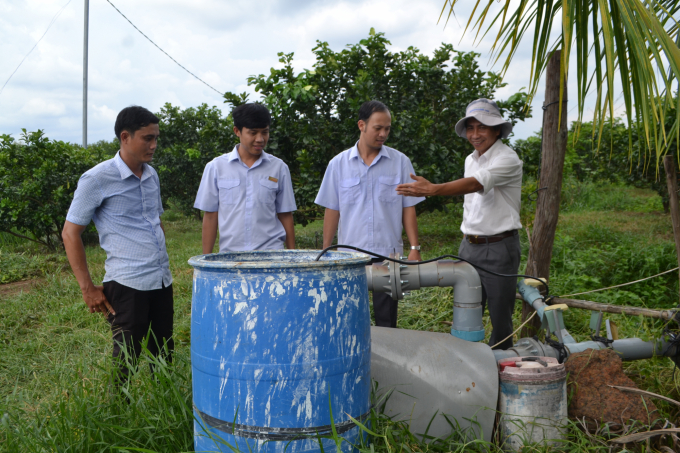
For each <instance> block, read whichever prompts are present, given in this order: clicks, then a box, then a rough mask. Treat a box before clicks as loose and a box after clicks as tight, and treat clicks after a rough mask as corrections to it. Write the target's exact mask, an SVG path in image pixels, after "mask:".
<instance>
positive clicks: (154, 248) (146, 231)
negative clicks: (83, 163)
mask: <svg viewBox="0 0 680 453" xmlns="http://www.w3.org/2000/svg"><path fill="white" fill-rule="evenodd" d="M162 213H163V206H162V204H161V187H160V181H159V180H158V174H157V173H156V171H155V170H154V169H153V168H151V167H150V166H149V165H147V164H144V169H143V173H142V177H141V179H140V178H138V177H137V176H135V174H134V173H132V170H130V168H129V167H128V166H127V164H126V163H125V162H123V159H121V157H120V152H118V153H117V154H116V156H115V157H114V158H113V159H109V160H107V161H104V162H102V163H100V164H99V165H97V166H95V167H94V168H91V169H90V170H88V171H86V172H85V173H83V176H81V177H80V180H79V181H78V188H77V189H76V192H75V194H74V195H73V201H72V202H71V207H70V208H69V210H68V214H67V216H66V220H68V221H69V222H71V223H75V224H76V225H88V224H89V223H90V221H91V220H93V221H94V225H95V226H96V227H97V231H98V232H99V244H100V245H101V247H102V249H104V251H105V252H106V264H105V267H106V275H105V276H104V281H105V282H108V281H116V282H118V283H120V284H121V285H125V286H128V287H130V288H134V289H137V290H140V291H149V290H152V289H159V288H161V287H162V286H163V285H165V286H170V284H171V283H172V276H171V275H170V267H169V260H168V252H167V251H166V249H165V234H164V233H163V230H162V229H161V219H160V215H161V214H162Z"/></svg>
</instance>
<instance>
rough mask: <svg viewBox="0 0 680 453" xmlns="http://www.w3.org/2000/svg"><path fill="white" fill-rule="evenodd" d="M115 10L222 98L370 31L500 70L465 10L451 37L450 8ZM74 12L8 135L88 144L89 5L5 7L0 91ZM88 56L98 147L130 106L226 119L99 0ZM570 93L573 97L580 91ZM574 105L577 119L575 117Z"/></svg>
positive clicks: (523, 56) (12, 92)
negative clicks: (475, 37) (189, 110)
mask: <svg viewBox="0 0 680 453" xmlns="http://www.w3.org/2000/svg"><path fill="white" fill-rule="evenodd" d="M111 1H112V3H113V4H114V5H116V6H117V7H118V9H120V10H121V12H122V13H123V14H125V15H126V16H127V17H128V18H129V19H130V20H131V21H132V22H133V23H134V24H135V25H136V26H137V27H139V29H140V30H141V31H142V32H144V33H145V34H146V35H148V36H149V37H150V38H151V39H152V40H154V41H155V42H156V43H157V44H158V45H159V46H160V47H161V48H163V49H164V50H165V51H166V52H168V53H169V54H170V55H172V56H173V57H174V58H175V59H176V60H177V61H178V62H179V63H181V64H182V65H184V66H185V67H186V68H188V69H189V70H190V71H192V72H193V73H195V74H196V75H198V76H199V77H200V78H202V79H203V80H205V81H206V82H207V83H209V84H210V85H212V86H213V87H215V88H216V89H217V90H219V91H220V92H224V91H233V92H237V93H240V92H243V91H249V92H252V89H251V88H250V87H248V86H247V84H246V79H247V77H248V76H250V75H256V74H262V73H267V72H268V71H269V68H271V67H272V66H279V63H278V57H277V52H281V51H283V52H295V60H294V61H295V67H296V69H298V70H301V69H303V68H310V67H311V66H312V64H313V63H314V59H313V54H312V52H311V49H312V48H313V47H314V45H315V43H316V40H321V41H327V42H328V43H329V44H330V45H331V47H332V48H333V49H334V50H336V51H337V50H340V49H342V48H343V47H344V46H345V45H346V44H354V43H358V42H359V40H360V39H362V38H365V37H366V36H367V35H368V33H369V30H370V28H371V27H374V28H375V30H376V31H379V32H384V33H385V35H386V37H387V39H389V40H390V41H391V43H392V50H393V51H399V50H404V49H406V48H407V47H409V46H415V47H417V48H419V49H420V50H421V51H422V52H423V53H426V54H428V55H432V53H433V51H434V50H435V49H436V48H438V47H439V46H440V45H441V43H442V42H446V43H452V44H453V45H454V48H456V49H457V50H465V51H470V50H474V51H476V52H479V53H481V54H482V57H481V58H480V63H481V66H482V68H483V69H485V70H488V69H492V68H491V66H490V65H489V61H488V57H489V53H488V52H489V47H490V43H491V42H490V41H491V38H489V39H487V40H485V41H482V42H481V44H479V45H477V46H473V42H472V34H470V33H468V35H466V36H465V37H463V26H464V21H465V20H466V19H467V16H466V12H468V11H465V9H464V8H461V9H460V10H457V12H458V14H459V17H458V21H456V20H452V21H451V22H449V24H448V26H446V27H444V26H443V25H442V24H439V25H438V24H437V18H438V16H439V13H440V11H441V8H442V5H443V1H442V0H421V1H420V2H416V1H413V0H410V1H406V0H371V1H358V0H357V1H353V0H333V1H330V0H267V1H260V0H238V1H234V0H229V1H224V0H193V1H179V0H145V1H139V0H138V1H133V0H111ZM67 3H68V4H67ZM463 3H466V2H463ZM467 3H468V4H469V3H472V2H467ZM66 4H67V6H66V7H65V8H64V9H63V11H62V13H61V14H60V15H59V17H58V18H57V19H56V21H55V22H54V23H53V25H52V27H51V28H50V29H49V31H48V32H47V34H46V35H45V37H44V38H43V39H42V41H41V42H40V43H39V44H38V45H37V47H36V48H35V49H34V50H33V52H32V53H31V54H30V55H29V56H28V57H27V58H26V60H25V61H24V62H23V64H22V65H21V67H20V68H19V69H18V71H16V73H15V74H14V76H13V77H12V78H11V80H10V81H9V83H7V85H6V86H5V88H4V90H3V91H2V92H0V133H2V134H11V135H13V136H14V137H15V138H18V137H19V135H20V133H21V129H22V128H25V129H28V130H29V131H33V130H36V129H42V130H44V131H45V133H46V134H47V136H48V137H50V138H53V139H59V140H66V141H71V142H75V143H80V142H81V141H82V138H81V137H82V129H81V126H82V58H83V5H84V4H83V0H71V1H70V3H69V1H68V0H3V1H2V2H0V87H1V86H2V85H3V84H4V83H5V81H6V80H7V78H8V77H9V76H10V74H12V72H13V71H14V70H15V69H16V67H17V65H18V64H19V63H20V62H21V60H22V59H23V58H24V57H25V56H26V54H27V53H28V52H29V51H30V49H31V48H32V47H33V46H34V45H35V43H36V42H37V41H38V40H39V39H40V37H41V36H42V35H43V33H44V32H45V30H46V29H47V27H48V25H49V24H50V21H51V20H52V18H53V17H54V15H55V14H56V13H57V12H58V11H59V10H61V9H62V8H63V7H64V5H66ZM464 6H466V7H469V5H464ZM458 22H460V23H458ZM461 37H463V39H462V41H461ZM530 43H531V41H530V40H526V42H525V46H524V48H523V49H521V50H520V51H519V52H518V53H517V55H516V57H515V59H514V60H513V65H512V67H511V68H510V71H509V72H508V74H507V76H506V78H505V82H507V83H508V86H507V87H505V88H503V89H502V90H500V91H499V92H498V93H497V96H496V98H497V99H505V98H507V97H508V96H510V95H511V94H512V93H514V92H516V91H518V90H519V89H520V88H522V87H524V86H527V85H528V76H529V71H528V69H527V68H530V65H531V61H530V58H531V47H530ZM89 49H90V50H89V99H88V109H89V115H88V122H89V124H88V141H89V142H90V143H92V142H95V141H97V140H101V139H107V140H110V139H112V138H113V136H114V133H113V124H114V121H115V118H116V114H117V113H118V111H119V110H120V109H122V108H123V107H125V106H128V105H130V104H139V105H143V106H145V107H147V108H149V109H150V110H152V111H158V110H159V109H160V107H161V106H162V105H163V104H164V103H166V102H170V103H172V104H174V105H179V106H181V107H184V108H186V107H193V106H198V105H200V104H201V103H207V104H208V105H216V106H218V107H220V108H223V110H224V111H225V112H226V109H225V104H223V99H222V98H221V96H220V95H218V94H217V93H215V92H214V91H212V90H211V89H209V88H208V87H206V86H205V85H203V84H202V83H201V82H199V81H198V80H196V79H194V78H193V77H191V76H190V75H189V74H187V73H186V72H185V71H184V70H182V69H181V68H180V67H178V66H177V65H176V64H175V63H173V62H172V61H171V60H170V59H169V58H168V57H167V56H165V55H164V54H162V53H161V52H160V51H159V50H158V49H157V48H155V47H154V46H153V45H152V44H151V43H149V42H148V41H147V40H146V39H145V38H144V37H143V36H142V35H140V34H139V33H138V32H137V31H136V30H135V29H134V28H133V27H132V26H131V25H130V24H129V23H128V22H126V21H125V19H124V18H123V17H122V16H121V15H120V14H119V13H118V12H116V10H114V9H113V7H112V6H111V5H110V4H109V3H108V2H107V0H90V34H89ZM494 69H496V70H498V69H500V68H498V67H497V68H494ZM543 86H544V83H542V84H541V91H540V92H539V93H538V95H537V96H536V99H537V101H535V103H534V118H533V119H531V120H528V121H527V122H525V123H523V124H522V123H520V124H519V125H518V126H517V127H516V128H515V137H516V138H525V137H527V136H529V135H531V134H532V133H534V132H536V131H538V130H539V128H540V126H541V110H540V104H541V103H542V101H543ZM570 89H571V90H572V92H573V90H574V87H571V86H570ZM251 99H253V100H254V99H256V97H254V96H251ZM572 107H573V105H570V106H569V108H570V115H569V121H572V120H574V119H575V118H576V110H575V109H573V108H572Z"/></svg>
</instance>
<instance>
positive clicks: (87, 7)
mask: <svg viewBox="0 0 680 453" xmlns="http://www.w3.org/2000/svg"><path fill="white" fill-rule="evenodd" d="M89 17H90V0H85V26H84V30H83V148H87V38H88V36H87V35H88V29H89V28H90V26H89V21H90V20H89Z"/></svg>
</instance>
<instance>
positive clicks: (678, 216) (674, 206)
mask: <svg viewBox="0 0 680 453" xmlns="http://www.w3.org/2000/svg"><path fill="white" fill-rule="evenodd" d="M663 167H664V168H665V169H666V184H667V185H668V197H669V205H670V208H671V209H670V210H671V221H672V222H673V237H674V238H675V253H676V254H677V256H678V266H680V207H678V178H677V177H676V175H675V161H674V159H673V156H672V155H671V156H666V157H664V158H663ZM678 279H680V271H678ZM679 296H680V295H679Z"/></svg>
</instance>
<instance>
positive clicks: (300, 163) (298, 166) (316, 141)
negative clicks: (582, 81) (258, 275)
mask: <svg viewBox="0 0 680 453" xmlns="http://www.w3.org/2000/svg"><path fill="white" fill-rule="evenodd" d="M388 44H390V43H389V41H388V40H387V39H385V37H384V36H383V34H382V33H375V32H371V35H370V36H369V37H368V38H367V39H363V40H361V41H360V43H359V44H354V45H349V46H347V48H345V49H343V50H342V51H339V52H335V51H333V50H332V49H331V48H330V47H329V45H328V43H326V42H320V41H318V44H317V46H316V47H314V49H312V51H313V53H314V55H315V57H316V62H315V63H314V65H313V68H312V69H306V70H304V71H301V72H300V73H298V74H296V73H295V71H294V68H293V54H292V53H290V54H284V53H279V57H280V58H279V61H280V62H281V63H282V64H283V67H282V68H280V69H276V68H272V69H271V71H270V73H269V75H262V74H261V75H259V76H257V77H251V78H249V79H248V83H249V84H251V85H254V87H255V90H256V91H257V92H259V93H261V94H262V95H263V96H264V103H265V104H266V105H267V106H268V107H269V108H270V110H271V113H272V121H273V124H272V132H271V135H270V140H269V145H268V150H269V151H270V152H271V153H272V154H275V155H277V156H278V157H280V158H281V159H283V160H284V161H285V162H286V163H287V164H288V165H289V167H290V170H291V174H292V178H293V186H294V190H295V199H296V201H297V204H298V208H299V210H298V211H297V212H296V213H295V217H296V221H297V222H301V223H303V224H306V222H308V221H310V220H313V219H315V218H319V217H320V215H321V212H322V211H321V209H320V208H319V207H318V206H316V205H315V204H314V199H315V197H316V194H317V192H318V189H319V186H320V184H321V180H322V179H323V175H324V172H325V170H326V166H327V164H328V162H329V161H330V160H331V159H332V158H333V157H334V156H335V155H336V154H338V153H340V152H341V151H343V150H345V149H347V148H349V147H351V146H353V145H354V143H355V142H356V140H357V139H358V137H359V129H358V127H357V120H358V116H357V115H358V110H359V107H360V106H361V104H362V103H363V102H365V101H368V100H371V99H376V100H380V101H382V102H384V103H385V104H386V105H387V106H388V107H389V108H390V110H391V113H392V134H391V136H390V138H389V140H388V143H387V144H388V146H390V147H393V148H395V149H398V150H399V151H401V152H403V153H404V154H406V155H407V156H409V158H411V161H412V162H413V166H414V169H415V171H416V173H417V174H419V175H421V176H424V177H425V178H427V179H429V180H431V181H433V182H445V181H450V180H453V179H458V178H460V177H462V175H463V166H464V161H465V157H466V156H467V155H468V154H469V152H470V149H471V147H470V145H469V143H468V142H467V141H466V140H463V139H461V138H459V137H458V136H457V135H456V134H455V132H454V131H453V126H454V125H455V123H456V122H457V121H458V120H459V119H460V118H462V117H463V116H464V115H465V107H466V106H467V104H468V103H470V102H471V101H472V100H474V99H477V98H480V97H486V98H493V97H494V92H495V90H497V89H498V88H500V87H502V86H504V85H503V84H502V83H501V80H500V78H499V77H498V76H497V75H496V74H494V73H485V72H483V71H481V70H480V69H479V65H478V63H477V60H476V58H477V56H478V54H475V53H464V52H458V51H455V50H454V49H453V47H452V46H451V45H449V44H443V45H442V47H440V48H439V49H437V50H436V51H435V52H434V55H433V56H432V57H429V56H427V55H423V54H421V53H420V51H419V50H418V49H416V48H414V47H409V48H408V49H407V50H405V51H402V52H391V51H390V50H388V48H387V46H388ZM225 97H226V99H227V100H226V101H225V102H229V103H234V101H238V99H234V95H232V94H230V93H228V94H227V96H225ZM525 100H526V97H525V95H524V94H523V93H517V94H515V95H513V96H512V97H510V98H509V99H508V100H507V101H505V102H503V101H500V102H499V107H501V109H502V110H503V111H504V114H505V116H506V118H509V119H510V120H511V121H513V123H514V122H516V121H517V120H522V119H524V118H525V117H526V116H527V112H526V111H525V110H524V104H525ZM444 203H445V200H444V199H440V198H428V199H427V200H426V201H425V202H423V203H421V204H419V205H418V207H419V209H420V210H421V211H422V210H427V211H430V210H433V209H441V208H442V206H443V205H444Z"/></svg>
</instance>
